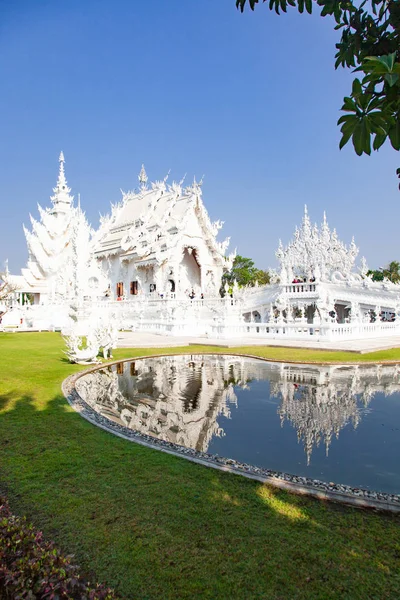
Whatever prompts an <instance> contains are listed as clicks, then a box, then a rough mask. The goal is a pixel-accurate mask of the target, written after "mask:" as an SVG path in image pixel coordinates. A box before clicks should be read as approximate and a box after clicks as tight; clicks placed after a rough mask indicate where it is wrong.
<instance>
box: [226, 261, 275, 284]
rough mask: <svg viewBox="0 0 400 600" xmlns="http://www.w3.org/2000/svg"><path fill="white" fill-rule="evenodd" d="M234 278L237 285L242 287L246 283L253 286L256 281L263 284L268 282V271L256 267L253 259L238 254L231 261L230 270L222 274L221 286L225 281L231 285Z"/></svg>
mask: <svg viewBox="0 0 400 600" xmlns="http://www.w3.org/2000/svg"><path fill="white" fill-rule="evenodd" d="M235 280H236V281H237V284H238V285H239V287H244V286H246V285H249V286H254V285H255V284H256V282H257V283H258V284H259V285H265V284H266V283H269V282H270V277H269V273H268V271H263V270H262V269H257V267H256V266H255V265H254V260H252V259H251V258H246V257H244V256H240V254H238V255H237V256H236V257H235V259H234V261H233V265H232V268H231V270H230V271H228V272H227V273H224V275H223V276H222V286H224V285H225V283H227V284H228V285H229V286H233V284H234V282H235Z"/></svg>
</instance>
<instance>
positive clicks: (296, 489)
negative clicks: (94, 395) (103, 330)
mask: <svg viewBox="0 0 400 600" xmlns="http://www.w3.org/2000/svg"><path fill="white" fill-rule="evenodd" d="M196 354H199V355H200V354H204V355H207V354H212V353H211V352H210V353H203V352H201V353H196ZM221 354H222V353H221ZM224 354H225V353H224ZM227 354H228V353H226V354H225V355H227ZM228 355H229V356H244V357H246V358H255V359H257V360H262V361H265V362H276V361H271V360H268V359H264V358H261V357H259V356H252V355H247V354H240V355H239V354H234V355H233V354H230V353H229V354H228ZM162 356H182V354H177V355H174V354H154V355H150V356H149V355H145V356H137V357H136V356H135V357H132V358H128V359H126V358H125V359H123V360H117V361H113V362H111V363H105V364H102V365H100V366H96V367H94V368H91V369H86V370H85V371H81V372H79V373H75V374H73V375H70V376H69V377H67V378H66V379H64V381H63V382H62V385H61V388H62V392H63V394H64V396H65V398H66V399H67V401H68V403H69V405H70V406H71V407H72V408H73V409H74V410H75V411H76V412H78V413H79V414H80V415H81V416H82V417H83V418H84V419H86V420H87V421H89V422H90V423H92V424H93V425H96V426H97V427H100V428H101V429H104V430H105V431H108V432H109V433H112V434H114V435H117V436H118V437H121V438H123V439H126V440H129V441H131V442H135V443H137V444H141V445H142V446H147V447H148V448H153V449H156V450H161V451H162V452H166V453H167V454H172V455H174V456H179V457H181V458H186V459H187V460H190V461H192V462H195V463H197V464H201V465H204V466H207V467H211V468H213V469H219V470H221V471H225V472H228V473H234V474H235V475H242V476H244V477H248V478H249V479H255V480H257V481H261V482H263V483H268V484H270V485H273V486H275V487H278V488H281V489H284V490H287V491H289V492H293V493H296V494H304V495H308V496H312V497H314V498H319V499H321V500H330V501H333V502H340V503H343V504H347V505H351V506H355V507H358V508H373V509H376V510H381V511H389V512H392V513H400V495H399V494H386V493H383V492H375V491H371V490H366V489H361V488H352V487H350V486H348V485H342V484H337V483H333V482H329V483H327V482H324V481H320V480H318V479H310V478H308V477H300V476H297V475H290V474H288V473H283V472H280V471H271V470H270V469H263V468H260V467H255V466H252V465H249V464H246V463H241V462H239V461H235V460H232V459H231V458H223V457H221V456H218V455H214V454H208V453H206V452H199V451H197V450H193V449H191V448H185V447H184V446H180V445H178V444H174V443H172V442H166V441H164V440H158V439H157V438H154V437H152V436H150V435H147V434H144V433H140V432H139V431H137V430H132V429H129V428H127V427H124V426H122V425H118V424H117V423H115V422H113V421H111V420H110V419H107V417H103V416H102V415H100V414H99V413H98V412H96V411H95V410H94V409H93V408H91V407H90V406H89V404H87V403H86V402H85V401H84V400H83V398H81V396H80V395H79V394H78V392H77V390H76V387H75V383H76V381H77V380H78V379H80V378H81V377H84V376H85V375H87V374H88V373H92V372H94V371H98V370H100V369H104V367H105V366H107V367H108V366H110V365H115V364H117V363H121V362H131V361H132V360H135V361H137V360H141V359H144V358H158V357H162ZM299 364H300V363H299ZM301 364H306V363H301Z"/></svg>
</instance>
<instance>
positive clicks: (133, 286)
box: [131, 281, 139, 296]
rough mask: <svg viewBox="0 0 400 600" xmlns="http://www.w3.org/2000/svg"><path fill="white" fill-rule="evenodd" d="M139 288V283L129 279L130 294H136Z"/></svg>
mask: <svg viewBox="0 0 400 600" xmlns="http://www.w3.org/2000/svg"><path fill="white" fill-rule="evenodd" d="M138 289H139V284H138V282H137V281H131V295H132V296H137V294H138Z"/></svg>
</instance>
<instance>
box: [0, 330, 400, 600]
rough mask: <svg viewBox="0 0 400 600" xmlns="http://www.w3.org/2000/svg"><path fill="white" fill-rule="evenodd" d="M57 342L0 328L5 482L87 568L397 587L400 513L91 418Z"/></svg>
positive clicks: (131, 588) (253, 591)
mask: <svg viewBox="0 0 400 600" xmlns="http://www.w3.org/2000/svg"><path fill="white" fill-rule="evenodd" d="M62 348H63V343H62V339H61V337H60V336H59V335H58V334H50V333H41V334H34V333H29V334H22V333H21V334H0V359H1V363H0V364H1V379H0V487H1V488H2V489H3V491H6V493H7V495H8V497H9V500H10V504H11V508H12V509H13V510H14V512H15V513H17V514H25V515H27V517H28V519H30V520H31V521H32V522H33V523H34V525H35V526H36V527H37V528H40V529H42V530H43V531H44V533H45V535H46V536H47V537H48V538H49V539H54V540H55V541H56V542H57V544H58V546H59V547H60V549H62V550H63V551H64V552H66V553H74V554H75V555H76V560H77V562H78V563H79V564H80V565H81V567H82V570H83V572H84V574H85V575H86V576H88V577H89V578H90V580H91V581H93V580H97V581H101V582H104V583H106V584H108V585H110V586H112V587H114V588H115V589H116V591H117V592H118V593H119V594H120V596H121V597H122V598H124V599H130V598H132V599H133V598H134V599H158V598H163V599H169V598H170V599H172V598H174V599H181V598H182V599H183V598H193V597H199V598H210V599H211V598H212V599H219V598H221V599H226V598H246V599H253V598H254V599H256V598H257V599H260V598H262V599H268V598H274V599H282V600H283V599H285V600H286V599H288V598H290V599H302V598H304V599H305V598H307V599H309V598H316V599H320V598H321V599H325V598H326V599H330V598H332V599H336V598H345V599H347V598H348V599H357V598H360V599H361V598H362V599H365V598H377V599H378V598H379V599H383V598H389V599H391V598H393V599H395V598H396V599H397V598H398V597H399V590H400V535H399V523H400V520H399V518H398V517H394V516H390V515H384V514H375V513H373V512H369V511H361V510H356V509H350V508H344V507H341V506H339V505H334V504H330V503H324V502H319V501H316V500H312V499H309V498H304V497H300V496H295V495H290V494H288V493H286V492H283V491H278V490H276V489H274V488H271V487H269V486H267V485H262V484H260V483H257V482H254V481H250V480H247V479H244V478H241V477H238V476H235V475H230V474H226V473H222V472H218V471H214V470H212V469H207V468H205V467H201V466H199V465H196V464H193V463H190V462H187V461H185V460H184V459H181V458H178V457H173V456H169V455H166V454H163V453H161V452H157V451H155V450H151V449H148V448H144V447H142V446H138V445H136V444H133V443H129V442H127V441H125V440H122V439H119V438H117V437H116V436H113V435H111V434H108V433H106V432H104V431H102V430H100V429H98V428H96V427H94V426H92V425H91V424H89V423H87V422H86V421H85V420H84V419H82V418H81V417H80V416H79V415H78V414H76V413H75V412H74V411H72V409H71V408H70V407H69V405H68V404H67V402H66V401H65V399H64V398H63V396H62V394H61V391H60V384H61V382H62V380H63V379H64V378H65V377H67V375H69V374H70V373H73V372H75V371H77V370H79V369H81V368H82V367H78V366H76V365H70V364H69V363H68V362H67V361H66V359H65V358H64V357H63V354H62ZM204 350H206V351H210V348H206V349H204ZM241 350H242V351H243V352H244V353H248V354H258V355H260V356H264V357H268V358H270V359H271V360H300V361H318V360H320V361H331V360H332V361H339V362H341V361H351V362H354V361H361V362H365V361H368V360H369V361H370V360H400V350H390V351H383V352H377V353H374V354H371V355H355V354H352V353H342V352H340V353H339V352H338V353H336V352H335V353H333V352H317V351H313V350H299V349H285V348H259V347H257V348H249V347H246V348H243V349H241ZM200 351H201V348H200V347H195V348H194V347H190V349H188V348H186V349H184V348H180V349H176V348H173V349H167V350H166V349H163V350H162V351H161V352H162V353H167V352H170V353H177V352H191V353H196V352H200ZM218 351H221V348H219V349H218ZM225 351H226V352H231V351H230V350H225ZM156 352H157V350H154V349H152V350H142V349H140V350H139V349H136V350H132V349H124V350H122V349H120V350H118V351H116V352H115V356H116V358H128V357H130V356H138V355H144V354H154V353H156ZM235 352H237V350H235Z"/></svg>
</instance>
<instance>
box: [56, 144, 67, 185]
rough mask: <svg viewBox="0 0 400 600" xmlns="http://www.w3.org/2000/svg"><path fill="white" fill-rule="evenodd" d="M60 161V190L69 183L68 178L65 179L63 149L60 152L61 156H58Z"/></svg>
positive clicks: (58, 183) (58, 182)
mask: <svg viewBox="0 0 400 600" xmlns="http://www.w3.org/2000/svg"><path fill="white" fill-rule="evenodd" d="M58 162H59V163H60V170H59V172H58V181H57V187H58V189H59V190H62V189H65V187H66V185H67V180H66V179H65V171H64V163H65V158H64V152H63V151H62V150H61V152H60V156H59V157H58Z"/></svg>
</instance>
